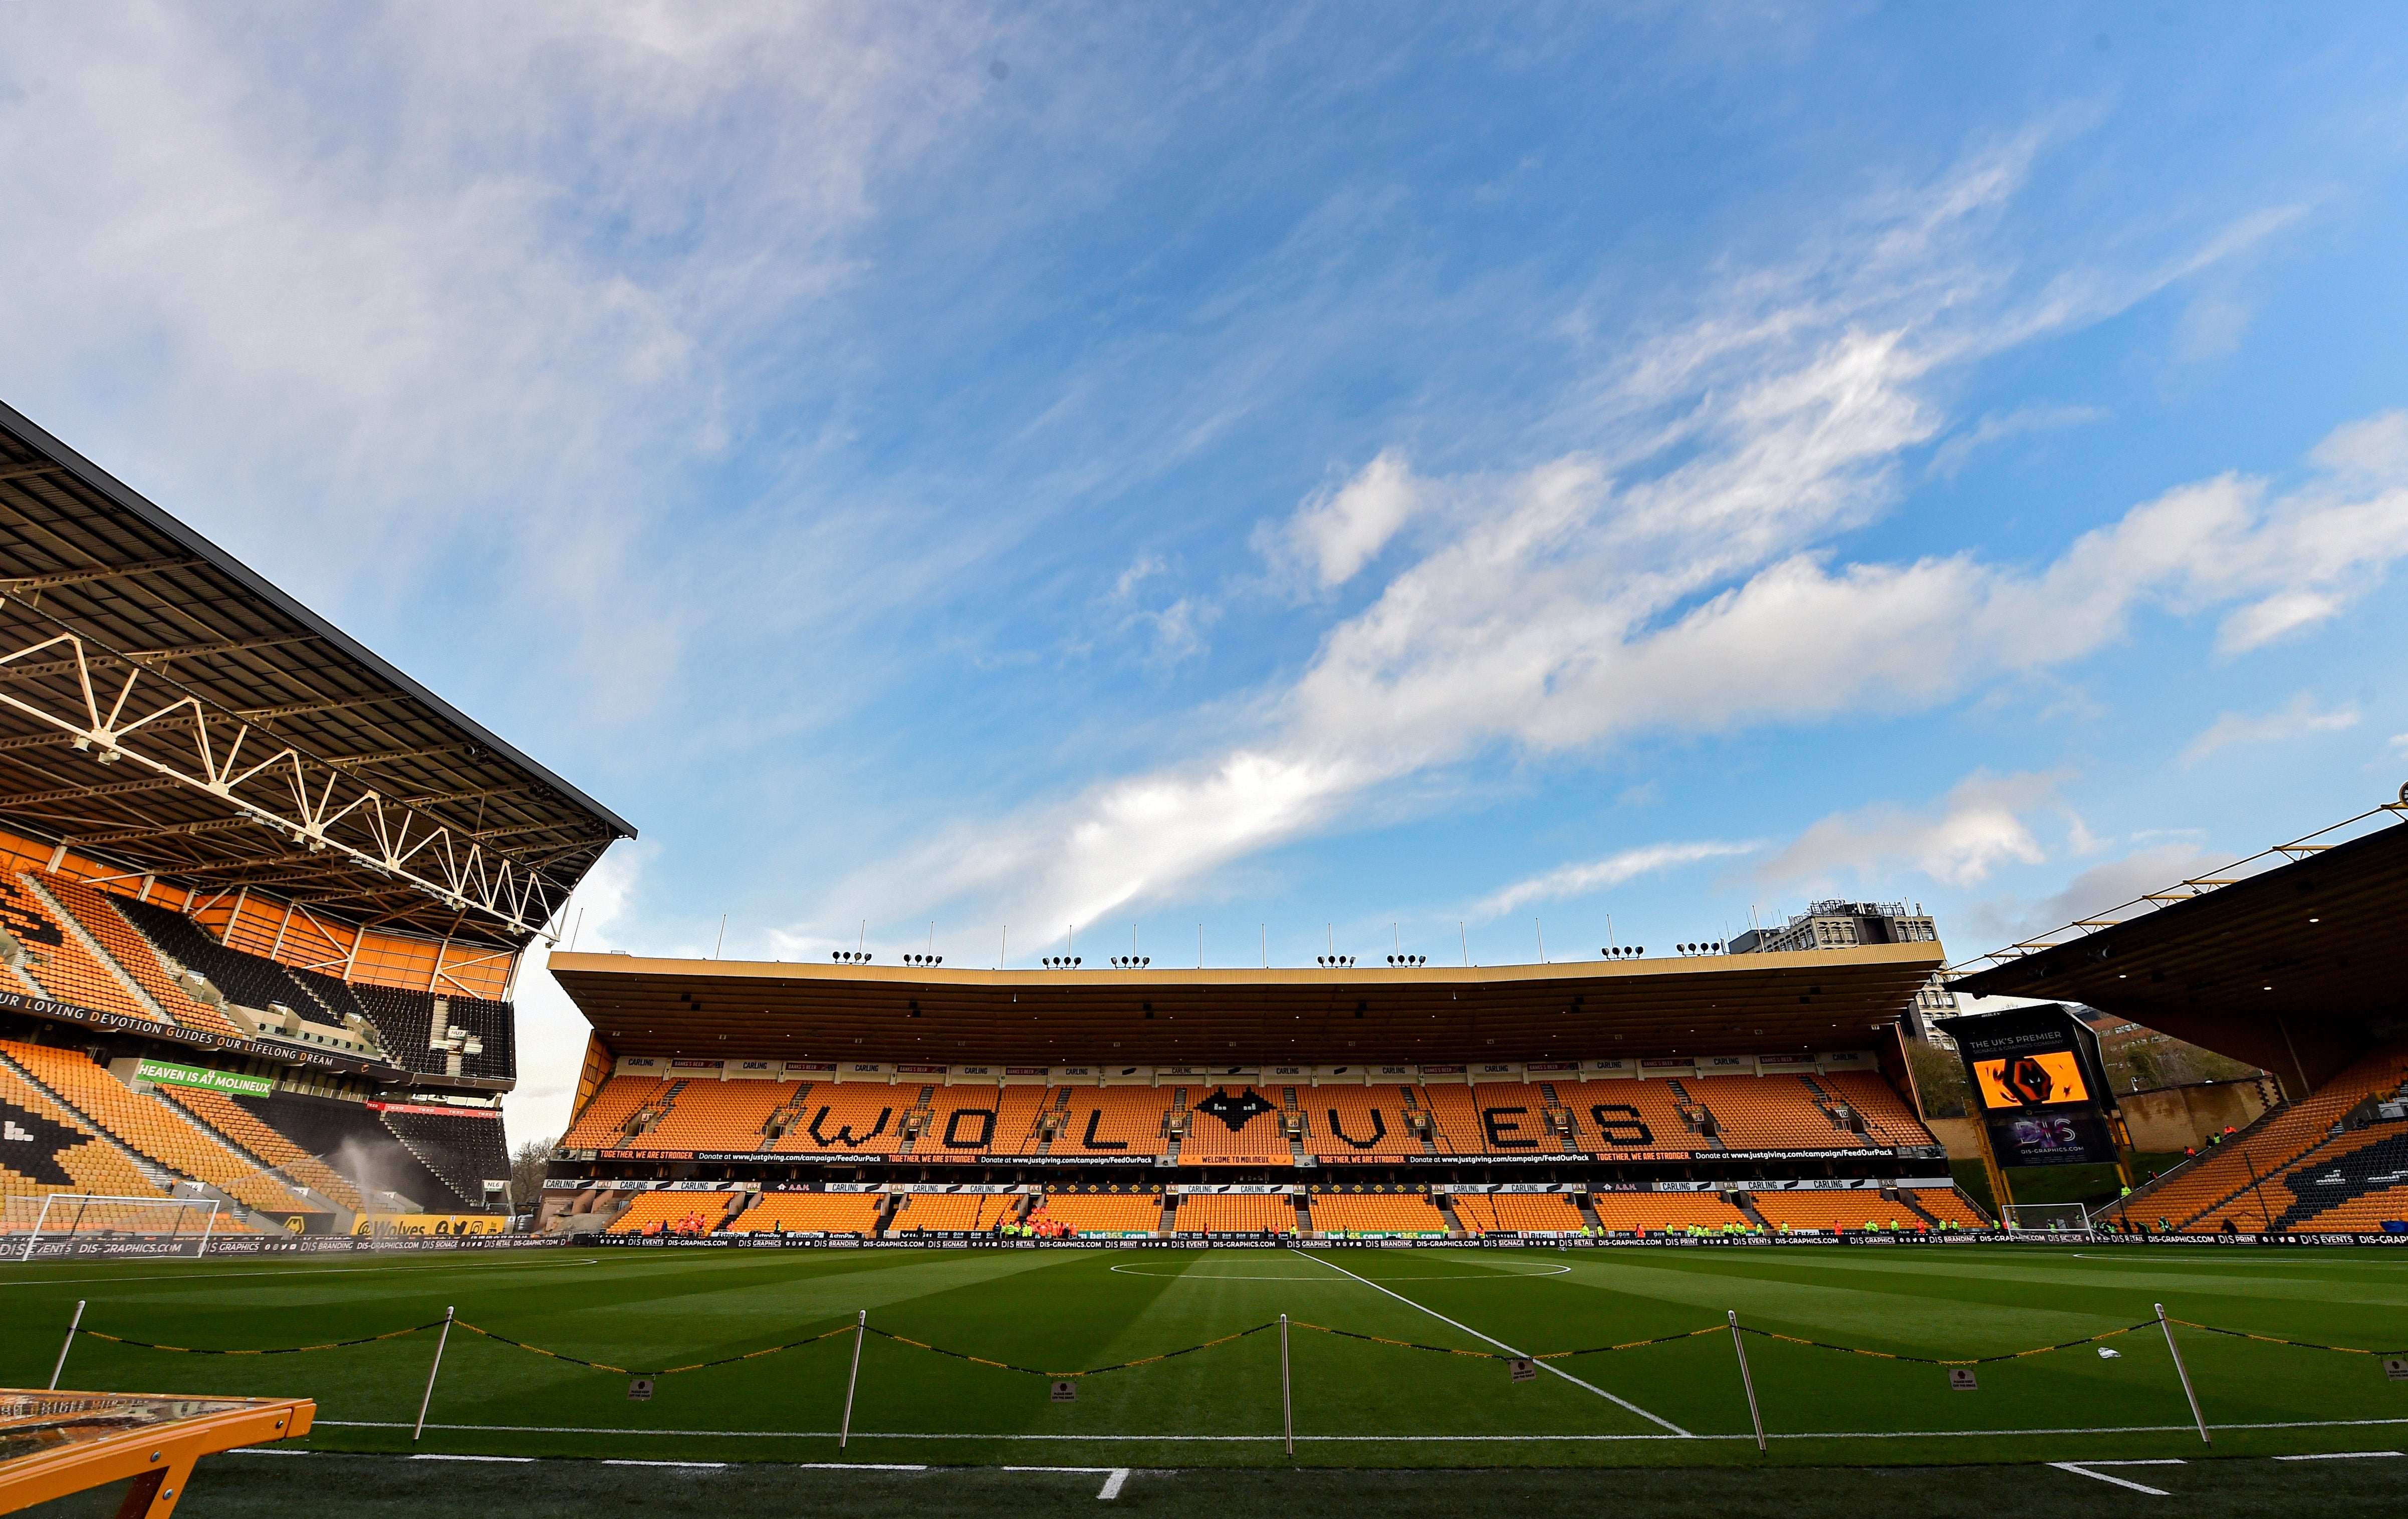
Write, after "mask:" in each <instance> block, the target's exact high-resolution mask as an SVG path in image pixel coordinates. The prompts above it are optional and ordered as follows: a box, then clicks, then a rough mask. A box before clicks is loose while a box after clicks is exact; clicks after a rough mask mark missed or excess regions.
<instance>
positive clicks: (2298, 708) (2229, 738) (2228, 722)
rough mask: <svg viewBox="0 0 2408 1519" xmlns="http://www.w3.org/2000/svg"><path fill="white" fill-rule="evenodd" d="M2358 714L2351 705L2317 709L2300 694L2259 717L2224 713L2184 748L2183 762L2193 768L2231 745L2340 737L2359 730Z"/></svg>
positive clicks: (2310, 697)
mask: <svg viewBox="0 0 2408 1519" xmlns="http://www.w3.org/2000/svg"><path fill="white" fill-rule="evenodd" d="M2358 717H2359V713H2358V709H2357V707H2355V706H2353V705H2343V706H2341V707H2335V708H2332V709H2322V708H2319V707H2317V706H2316V703H2315V697H2314V696H2311V695H2309V694H2308V693H2306V692H2304V691H2302V692H2300V694H2299V695H2296V696H2293V697H2292V698H2291V699H2290V700H2289V701H2288V702H2286V703H2285V704H2284V705H2283V706H2282V707H2281V708H2279V709H2276V710H2274V711H2271V712H2268V713H2266V714H2265V715H2264V716H2262V717H2252V716H2249V715H2248V714H2247V713H2244V712H2226V713H2224V714H2223V715H2222V716H2220V717H2218V718H2217V719H2216V720H2215V721H2214V722H2213V723H2211V724H2208V725H2207V727H2206V729H2205V730H2204V731H2202V732H2201V733H2200V736H2199V737H2198V738H2193V739H2192V740H2191V741H2190V742H2189V743H2187V744H2186V745H2185V746H2183V752H2182V762H2183V763H2184V764H2185V765H2196V764H2198V763H2199V762H2200V760H2203V759H2205V758H2207V756H2208V755H2210V754H2213V753H2214V752H2216V751H2217V750H2219V749H2223V748H2225V747H2226V746H2228V745H2230V744H2263V743H2273V742H2276V741H2278V740H2281V739H2285V738H2299V737H2300V735H2302V734H2308V733H2339V732H2341V731H2343V729H2346V728H2354V727H2356V726H2358Z"/></svg>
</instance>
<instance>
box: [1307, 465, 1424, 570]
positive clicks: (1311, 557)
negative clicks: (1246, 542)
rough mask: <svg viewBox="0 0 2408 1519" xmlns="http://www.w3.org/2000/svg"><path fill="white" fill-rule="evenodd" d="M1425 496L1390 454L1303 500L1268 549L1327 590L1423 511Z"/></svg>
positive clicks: (1407, 470)
mask: <svg viewBox="0 0 2408 1519" xmlns="http://www.w3.org/2000/svg"><path fill="white" fill-rule="evenodd" d="M1425 498H1426V484H1425V482H1424V481H1422V480H1417V479H1415V478H1414V476H1413V472H1412V468H1411V467H1410V466H1407V465H1406V463H1405V461H1404V458H1403V456H1402V455H1401V454H1399V453H1398V452H1397V451H1396V450H1394V449H1389V450H1387V451H1383V453H1381V455H1380V456H1379V457H1378V458H1376V459H1373V460H1372V461H1371V462H1370V463H1369V464H1368V465H1365V466H1363V468H1362V469H1361V470H1360V471H1359V472H1358V473H1357V474H1356V475H1355V478H1354V479H1352V480H1348V481H1347V482H1346V483H1345V484H1344V485H1342V486H1340V487H1339V488H1338V489H1337V490H1334V491H1323V492H1320V493H1319V494H1315V495H1313V496H1312V497H1310V498H1308V499H1307V500H1306V501H1305V502H1304V504H1303V505H1302V506H1299V507H1298V508H1297V509H1296V515H1295V516H1293V517H1291V518H1289V519H1288V521H1287V522H1286V523H1284V524H1283V527H1282V530H1281V531H1280V533H1279V534H1278V535H1276V536H1275V537H1273V538H1272V540H1271V541H1270V544H1269V548H1270V550H1271V552H1274V553H1277V554H1282V555H1284V556H1286V557H1287V558H1289V559H1291V560H1293V561H1294V562H1295V563H1296V564H1297V565H1298V566H1301V567H1302V568H1303V569H1304V570H1306V571H1307V572H1308V573H1309V574H1310V575H1311V576H1312V579H1313V580H1314V581H1315V582H1316V583H1317V584H1319V585H1320V587H1321V588H1322V589H1323V590H1325V591H1326V590H1330V589H1333V588H1335V587H1337V586H1340V585H1343V584H1345V583H1346V582H1347V581H1348V580H1353V579H1354V578H1355V573H1356V572H1357V571H1359V570H1360V569H1362V567H1363V566H1365V565H1368V564H1369V563H1370V562H1371V561H1372V560H1373V559H1374V558H1376V557H1377V556H1378V555H1379V552H1380V551H1381V550H1383V549H1384V548H1386V547H1387V546H1388V540H1389V539H1390V538H1392V537H1396V536H1397V532H1398V529H1399V528H1401V527H1403V526H1404V525H1405V523H1407V522H1409V521H1410V520H1412V516H1413V514H1414V513H1415V512H1416V511H1419V510H1420V509H1422V506H1423V504H1424V501H1425Z"/></svg>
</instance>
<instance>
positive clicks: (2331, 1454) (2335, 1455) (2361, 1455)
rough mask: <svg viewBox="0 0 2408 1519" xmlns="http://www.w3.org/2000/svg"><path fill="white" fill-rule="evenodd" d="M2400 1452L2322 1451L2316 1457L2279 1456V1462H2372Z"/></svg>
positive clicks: (2277, 1458) (2277, 1457) (2276, 1458)
mask: <svg viewBox="0 0 2408 1519" xmlns="http://www.w3.org/2000/svg"><path fill="white" fill-rule="evenodd" d="M2399 1454H2400V1453H2399V1452H2398V1451H2322V1452H2319V1453H2317V1454H2316V1455H2278V1456H2276V1457H2274V1459H2275V1460H2277V1461H2372V1460H2373V1459H2374V1458H2375V1457H2376V1456H2380V1455H2399Z"/></svg>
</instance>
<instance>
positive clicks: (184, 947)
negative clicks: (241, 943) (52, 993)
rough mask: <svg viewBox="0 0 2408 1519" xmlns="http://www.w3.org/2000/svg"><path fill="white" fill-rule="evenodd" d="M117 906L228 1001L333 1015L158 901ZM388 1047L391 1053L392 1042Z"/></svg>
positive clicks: (274, 970) (288, 980)
mask: <svg viewBox="0 0 2408 1519" xmlns="http://www.w3.org/2000/svg"><path fill="white" fill-rule="evenodd" d="M117 907H118V910H120V911H121V912H122V913H124V915H125V917H126V919H127V921H128V922H130V923H132V924H134V926H135V927H136V929H138V930H139V931H140V932H141V934H142V937H143V938H144V939H148V940H150V943H151V944H153V945H154V946H156V947H157V948H158V950H159V951H160V952H162V953H165V954H166V955H168V956H170V957H172V958H173V959H174V960H176V961H177V963H178V964H179V965H182V966H184V967H187V968H188V969H192V970H197V971H199V972H200V973H201V974H202V975H204V976H206V977H208V980H209V984H210V985H212V986H215V987H216V988H217V989H218V990H219V991H221V992H222V993H224V994H225V998H226V1000H227V1001H229V1002H232V1003H234V1004H236V1006H238V1007H245V1008H257V1009H259V1010H262V1011H265V1010H268V1009H269V1008H270V1007H272V1006H273V1005H275V1004H277V1003H282V1004H283V1005H284V1006H286V1007H288V1008H291V1009H293V1010H295V1011H298V1012H301V1013H303V1014H304V1015H305V1016H308V1017H310V1018H313V1019H316V1020H318V1021H321V1022H322V1021H324V1020H325V1019H327V1017H328V1016H329V1014H328V1012H327V1011H326V1010H324V1009H322V1008H320V1007H319V1006H318V1005H317V1004H316V1003H315V1002H314V1001H313V1000H312V999H311V997H310V996H309V994H308V992H306V991H304V990H302V987H301V983H300V982H297V981H294V979H293V977H292V976H291V974H290V973H288V971H287V970H286V968H285V967H283V966H281V965H279V964H278V963H277V962H275V961H273V960H268V959H264V958H262V957H261V956H259V955H256V954H245V953H242V952H240V951H239V950H230V949H227V948H226V947H225V946H223V945H222V944H220V943H219V942H218V941H217V940H216V939H211V938H210V937H209V936H208V932H207V931H205V930H204V929H203V928H202V927H201V925H200V924H196V923H194V922H193V921H192V920H191V919H190V918H187V917H185V916H184V915H183V914H182V913H180V912H173V911H170V910H167V909H165V908H163V907H161V906H159V905H158V904H157V903H155V902H136V901H133V900H131V899H126V900H123V901H121V902H119V903H118V904H117ZM337 1021H339V1020H337ZM418 1042H419V1044H420V1045H421V1046H423V1045H424V1044H425V1042H426V1040H425V1039H423V1038H421V1039H419V1041H418ZM388 1048H392V1046H391V1045H390V1042H388ZM403 1048H406V1046H405V1047H403ZM393 1053H394V1054H395V1055H399V1054H400V1053H402V1050H401V1049H394V1050H393Z"/></svg>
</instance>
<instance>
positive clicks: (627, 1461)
mask: <svg viewBox="0 0 2408 1519" xmlns="http://www.w3.org/2000/svg"><path fill="white" fill-rule="evenodd" d="M602 1464H603V1465H604V1466H606V1467H697V1468H701V1469H705V1470H709V1471H724V1470H726V1469H727V1463H726V1462H724V1461H638V1460H634V1459H632V1458H627V1457H622V1458H621V1459H619V1460H616V1461H605V1462H603V1463H602Z"/></svg>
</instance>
